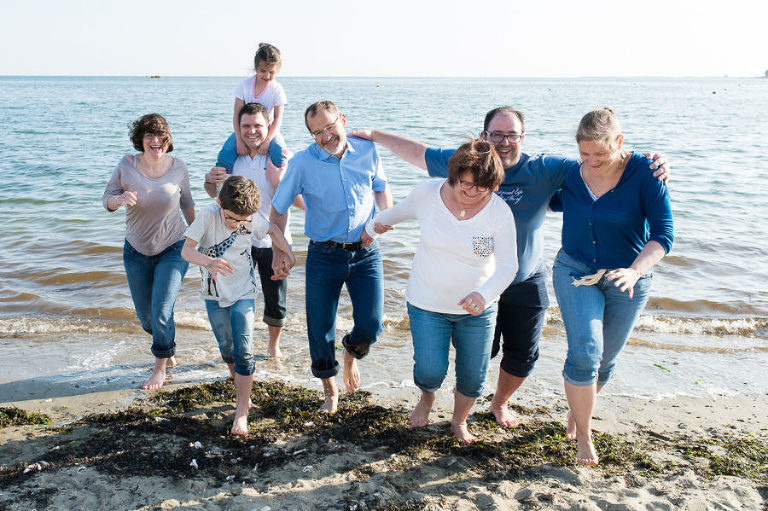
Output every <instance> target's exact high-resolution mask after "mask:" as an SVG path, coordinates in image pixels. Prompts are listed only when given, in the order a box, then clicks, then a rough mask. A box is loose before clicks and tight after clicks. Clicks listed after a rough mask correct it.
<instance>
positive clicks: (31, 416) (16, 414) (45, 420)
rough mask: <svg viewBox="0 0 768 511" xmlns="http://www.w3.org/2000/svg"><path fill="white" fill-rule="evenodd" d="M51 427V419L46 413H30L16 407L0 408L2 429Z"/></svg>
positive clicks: (0, 425) (0, 426)
mask: <svg viewBox="0 0 768 511" xmlns="http://www.w3.org/2000/svg"><path fill="white" fill-rule="evenodd" d="M41 424H42V425H45V426H50V425H51V418H50V417H48V416H47V415H45V414H44V413H37V412H28V411H26V410H22V409H20V408H16V407H0V428H7V427H8V426H33V425H41Z"/></svg>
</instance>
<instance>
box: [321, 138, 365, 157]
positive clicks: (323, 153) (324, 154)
mask: <svg viewBox="0 0 768 511" xmlns="http://www.w3.org/2000/svg"><path fill="white" fill-rule="evenodd" d="M311 151H312V153H313V154H314V155H315V157H316V158H317V159H318V160H321V161H325V160H330V159H331V158H336V155H335V154H331V153H329V152H328V151H326V150H325V149H323V148H322V147H320V146H319V145H318V144H317V142H315V143H313V144H312V146H311ZM354 152H355V148H354V147H353V146H352V144H350V143H349V137H347V148H346V149H345V150H344V153H342V155H341V158H344V155H345V154H347V153H354ZM337 159H338V158H337Z"/></svg>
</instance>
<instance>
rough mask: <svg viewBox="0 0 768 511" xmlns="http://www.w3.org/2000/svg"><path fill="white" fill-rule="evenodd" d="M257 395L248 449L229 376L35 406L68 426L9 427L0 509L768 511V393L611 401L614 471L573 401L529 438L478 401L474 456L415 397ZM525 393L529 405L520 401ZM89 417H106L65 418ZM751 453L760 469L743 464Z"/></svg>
mask: <svg viewBox="0 0 768 511" xmlns="http://www.w3.org/2000/svg"><path fill="white" fill-rule="evenodd" d="M137 393H140V394H142V395H143V398H142V399H138V400H137V399H136V394H137ZM403 397H405V396H403ZM48 399H50V401H48ZM252 399H253V400H254V408H253V409H252V411H251V414H250V421H249V422H250V431H251V433H250V434H249V437H247V438H246V439H240V438H235V437H232V436H231V435H229V434H227V432H228V430H229V426H230V425H231V420H232V418H233V417H234V407H233V402H234V401H233V386H232V384H231V383H230V382H229V381H227V380H225V379H222V380H217V381H215V382H213V383H203V384H200V385H189V384H173V383H171V384H169V385H167V386H166V388H165V391H164V392H160V393H144V392H141V391H134V390H118V391H106V392H103V393H99V395H98V397H97V398H96V399H94V398H93V396H89V395H79V396H69V397H60V398H46V399H41V400H30V401H27V402H24V403H22V404H24V405H25V406H24V407H25V408H27V409H38V411H40V409H41V408H42V409H47V410H49V411H50V412H52V419H53V421H54V425H52V426H44V425H25V426H10V427H5V428H2V429H0V508H1V509H8V510H17V509H19V510H20V509H30V508H32V507H37V508H44V507H51V508H56V509H62V508H65V509H66V508H88V509H147V510H149V509H176V508H189V507H193V508H194V509H217V510H218V509H264V508H265V506H269V507H270V508H271V509H350V510H352V509H354V510H362V509H369V510H371V509H381V510H396V509H402V510H412V509H413V510H415V509H445V508H452V509H537V508H552V509H571V508H573V507H579V508H580V509H605V508H606V506H608V507H610V508H617V509H639V508H645V507H661V508H677V509H711V508H713V507H714V508H725V509H764V508H765V506H766V504H767V503H768V500H766V499H768V423H767V422H766V418H767V417H768V396H751V395H745V396H738V397H722V398H718V399H716V400H711V399H703V398H690V397H677V398H669V399H661V400H647V401H645V402H640V403H638V400H637V399H636V398H629V397H622V396H614V395H607V396H605V397H604V398H603V396H601V399H599V400H598V406H597V409H596V412H595V415H596V420H595V428H594V431H595V437H596V444H597V447H598V452H599V455H600V457H601V464H600V465H599V466H598V467H591V468H585V467H579V466H577V465H576V464H575V444H574V443H573V442H569V441H566V440H565V437H564V429H563V424H564V418H565V410H566V408H565V400H564V399H563V398H559V399H558V398H556V399H554V400H553V399H552V398H547V399H546V401H548V403H546V404H545V403H542V402H537V399H536V398H534V397H531V396H528V395H527V393H526V392H525V391H524V390H523V391H522V393H521V396H520V398H518V399H513V400H512V401H511V404H512V406H513V408H514V409H515V411H516V413H517V414H518V416H519V419H520V423H521V424H520V426H518V427H516V428H511V429H508V430H502V429H501V428H499V427H498V426H496V425H495V423H494V422H493V416H492V415H491V414H490V413H489V412H488V408H487V406H488V404H489V400H488V398H487V397H485V398H483V399H482V402H481V403H479V404H478V405H476V407H475V408H474V413H473V414H472V415H470V419H469V427H470V430H471V431H473V433H475V434H477V435H478V436H479V437H480V439H481V440H482V441H481V442H478V443H476V444H472V445H469V446H466V445H462V444H460V443H459V442H458V441H457V440H456V439H455V438H454V437H452V436H450V434H449V431H448V421H449V420H450V407H445V406H443V405H440V406H439V407H438V408H437V409H436V410H434V411H433V412H432V415H431V424H430V425H429V426H427V427H426V428H420V429H417V430H412V429H409V428H408V427H407V425H406V424H407V414H408V412H409V409H408V406H409V405H412V404H413V403H414V402H415V398H414V399H407V398H404V399H399V400H381V399H380V398H379V396H375V395H371V394H370V393H368V392H357V393H352V394H350V393H342V395H341V399H340V408H339V412H338V413H337V414H335V415H333V416H327V415H325V414H321V413H319V412H318V411H317V407H318V406H319V404H320V402H321V394H320V393H319V392H317V391H313V390H308V389H306V388H302V387H293V386H290V385H286V384H284V383H280V382H263V381H259V382H256V384H255V386H254V391H253V392H252ZM526 399H528V401H529V403H528V404H526V405H525V406H520V405H519V404H516V403H518V402H522V401H524V400H526ZM541 401H543V400H541ZM6 405H7V403H0V406H6ZM38 407H40V408H38ZM85 409H88V410H90V411H91V413H89V414H87V415H85V416H84V417H83V418H82V419H78V420H75V421H74V422H71V421H70V422H68V424H67V425H62V424H61V423H62V422H67V421H69V420H70V419H71V418H72V417H73V416H74V415H76V411H77V410H85ZM57 423H58V424H57ZM196 442H199V444H197V443H196ZM158 446H162V448H158ZM734 446H736V447H734ZM739 446H741V447H739ZM745 446H746V447H745ZM734 449H735V450H734ZM739 449H741V450H739ZM750 449H751V450H750ZM743 452H747V453H750V452H751V453H752V454H750V456H752V458H750V459H752V460H753V461H750V462H749V463H748V462H747V461H748V460H747V458H741V457H739V456H738V454H739V453H743ZM734 453H736V454H734ZM192 460H195V463H192ZM755 460H756V461H755ZM750 463H751V464H750ZM755 463H756V464H755ZM761 463H762V465H761ZM35 464H37V465H35ZM195 466H196V468H195ZM750 467H751V468H750ZM25 470H26V471H27V472H26V473H25V472H24V471H25ZM750 471H751V472H750ZM755 471H756V472H755ZM750 473H751V474H752V475H751V476H750V475H749V474H750ZM755 473H756V474H757V475H754V474H755ZM728 474H739V475H728ZM611 506H614V507H611Z"/></svg>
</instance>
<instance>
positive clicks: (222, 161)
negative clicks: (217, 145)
mask: <svg viewBox="0 0 768 511" xmlns="http://www.w3.org/2000/svg"><path fill="white" fill-rule="evenodd" d="M285 156H286V152H285V140H283V137H282V135H281V134H280V133H278V134H277V135H276V136H275V138H273V139H272V142H270V143H269V159H270V160H272V163H274V164H275V166H276V167H279V166H280V165H282V164H284V163H285ZM237 157H238V154H237V140H236V139H235V134H234V133H232V134H231V135H230V136H229V138H228V139H227V141H226V142H224V145H223V146H221V151H219V156H218V157H217V158H216V166H217V167H224V168H225V169H227V174H231V173H232V168H233V167H234V166H235V160H237Z"/></svg>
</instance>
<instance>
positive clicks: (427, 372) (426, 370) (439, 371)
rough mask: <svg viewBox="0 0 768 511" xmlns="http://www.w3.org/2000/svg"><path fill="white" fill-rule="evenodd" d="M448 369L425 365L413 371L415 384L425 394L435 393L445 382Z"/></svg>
mask: <svg viewBox="0 0 768 511" xmlns="http://www.w3.org/2000/svg"><path fill="white" fill-rule="evenodd" d="M447 373H448V368H447V367H445V368H443V367H440V366H436V365H427V364H424V365H422V366H420V367H414V369H413V382H414V383H415V384H416V386H417V387H419V389H421V390H423V391H424V392H429V393H434V392H437V390H438V389H439V388H440V386H441V385H442V384H443V380H445V375H446V374H447Z"/></svg>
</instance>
